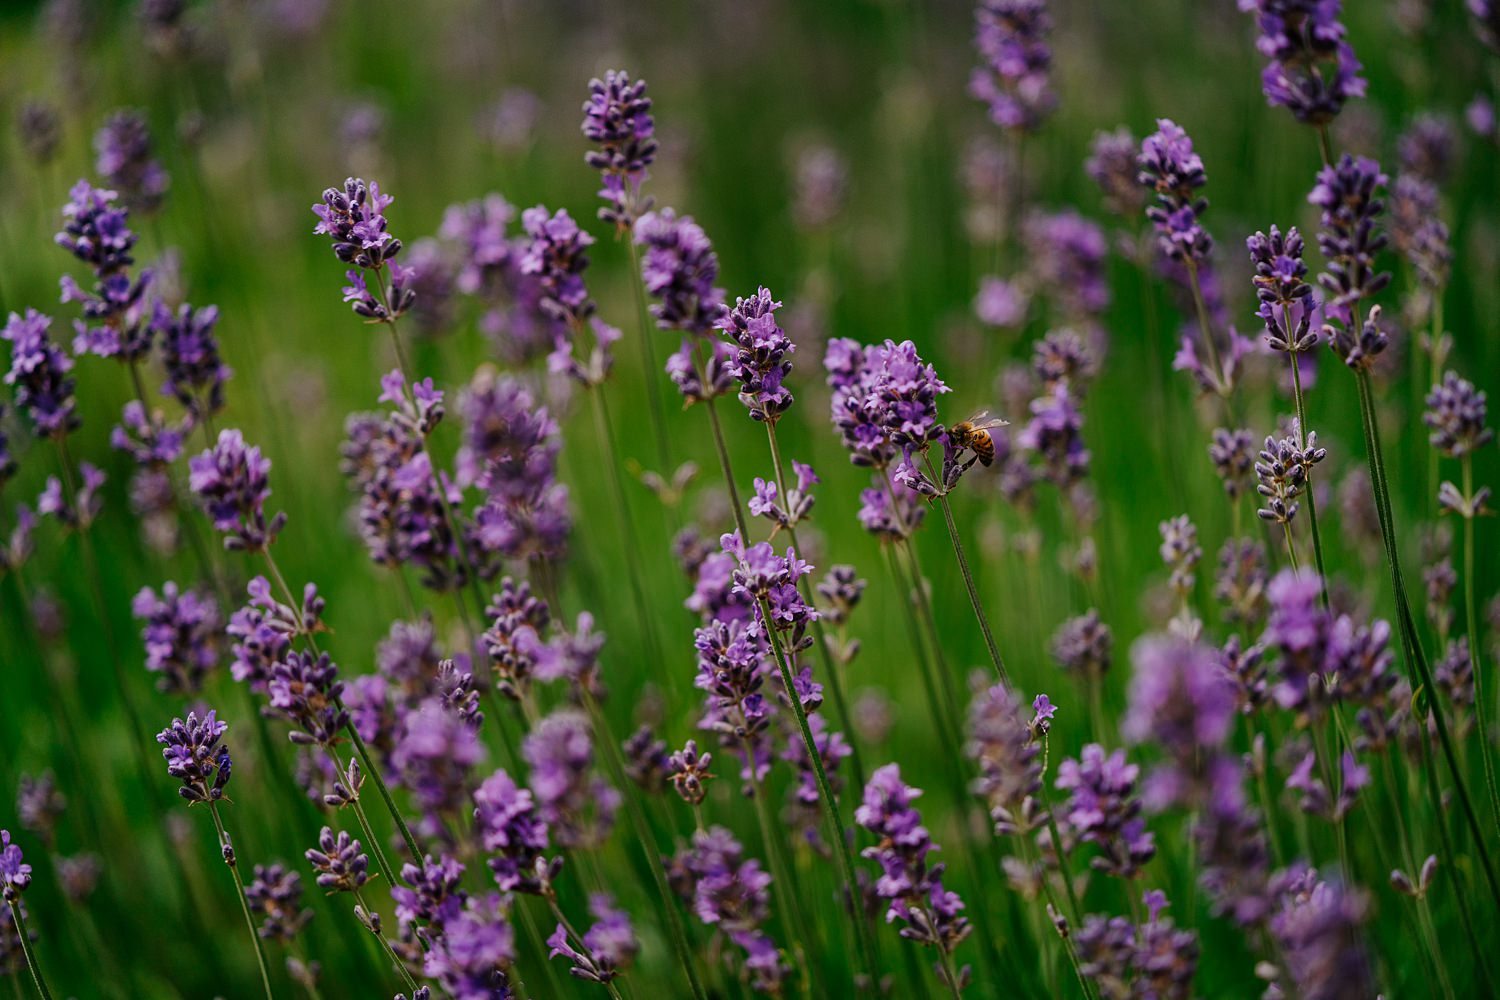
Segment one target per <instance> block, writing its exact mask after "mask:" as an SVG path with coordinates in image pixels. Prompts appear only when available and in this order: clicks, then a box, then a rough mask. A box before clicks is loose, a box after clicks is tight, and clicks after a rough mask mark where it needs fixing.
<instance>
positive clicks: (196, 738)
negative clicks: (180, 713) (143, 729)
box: [156, 709, 231, 804]
mask: <svg viewBox="0 0 1500 1000" xmlns="http://www.w3.org/2000/svg"><path fill="white" fill-rule="evenodd" d="M228 728H229V723H227V722H220V721H219V717H218V714H217V713H216V712H215V711H214V710H213V709H209V710H208V713H207V714H206V715H204V716H202V717H201V718H200V717H199V716H198V715H197V713H195V712H189V713H188V717H187V721H186V722H184V721H183V720H182V719H173V720H172V724H171V725H170V726H168V727H167V728H166V729H163V730H162V731H161V732H159V733H157V734H156V742H158V743H160V744H161V745H162V751H161V755H162V757H164V758H165V759H166V761H167V773H168V774H170V775H171V776H172V777H174V778H177V779H178V780H180V781H181V782H182V787H180V788H178V789H177V794H178V795H181V796H182V797H183V798H185V799H187V800H188V803H189V804H191V803H194V802H217V801H219V800H220V799H222V798H223V797H224V786H225V785H227V784H229V772H230V767H231V764H230V759H229V748H228V747H226V746H224V745H223V744H222V743H220V742H219V741H220V740H221V739H223V738H224V731H225V730H227V729H228Z"/></svg>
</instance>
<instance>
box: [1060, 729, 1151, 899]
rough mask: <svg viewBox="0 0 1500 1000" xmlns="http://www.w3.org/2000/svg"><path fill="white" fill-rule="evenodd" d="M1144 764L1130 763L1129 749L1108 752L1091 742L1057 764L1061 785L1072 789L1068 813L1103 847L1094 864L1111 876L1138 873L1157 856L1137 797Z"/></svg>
mask: <svg viewBox="0 0 1500 1000" xmlns="http://www.w3.org/2000/svg"><path fill="white" fill-rule="evenodd" d="M1140 770H1141V769H1140V768H1139V767H1138V766H1137V765H1135V764H1129V763H1126V760H1125V751H1124V750H1116V751H1114V752H1113V753H1111V754H1108V755H1106V754H1105V752H1104V748H1103V747H1102V746H1100V745H1099V744H1097V743H1090V744H1088V745H1087V746H1085V747H1084V748H1083V752H1082V753H1081V754H1080V755H1079V757H1078V759H1077V760H1074V759H1072V758H1066V759H1064V760H1063V762H1062V763H1061V764H1059V765H1058V768H1057V787H1058V788H1059V789H1062V790H1063V791H1066V792H1068V793H1069V798H1068V802H1067V805H1066V807H1065V808H1066V812H1065V816H1066V818H1067V821H1068V825H1069V826H1070V827H1071V828H1072V829H1073V831H1074V832H1075V833H1077V835H1078V836H1079V838H1080V839H1082V840H1083V841H1085V842H1086V843H1091V844H1094V845H1096V846H1098V847H1099V849H1100V850H1101V851H1102V852H1103V853H1102V854H1101V855H1100V856H1099V857H1096V858H1094V859H1092V861H1091V862H1090V864H1092V865H1093V867H1094V868H1096V869H1098V870H1099V871H1102V872H1104V873H1105V874H1107V875H1114V876H1116V877H1118V878H1134V877H1135V876H1136V875H1138V874H1139V873H1140V870H1141V867H1142V866H1143V865H1145V864H1146V863H1148V862H1149V861H1150V860H1151V859H1152V858H1153V857H1155V856H1156V841H1155V838H1154V837H1153V836H1152V835H1151V833H1150V832H1149V831H1147V829H1146V823H1145V821H1144V820H1143V819H1141V818H1140V812H1141V803H1140V800H1139V799H1138V798H1137V797H1136V791H1135V789H1136V779H1137V777H1138V776H1139V775H1140Z"/></svg>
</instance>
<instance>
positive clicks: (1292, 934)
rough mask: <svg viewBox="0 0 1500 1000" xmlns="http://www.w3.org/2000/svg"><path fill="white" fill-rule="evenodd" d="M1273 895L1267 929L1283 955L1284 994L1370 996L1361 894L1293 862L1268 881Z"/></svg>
mask: <svg viewBox="0 0 1500 1000" xmlns="http://www.w3.org/2000/svg"><path fill="white" fill-rule="evenodd" d="M1271 889H1272V893H1273V896H1274V897H1275V898H1276V899H1277V903H1276V904H1275V910H1274V912H1273V913H1272V914H1271V917H1270V920H1269V924H1268V926H1269V929H1270V932H1271V935H1272V937H1273V938H1274V939H1275V941H1276V943H1277V945H1278V947H1279V950H1280V953H1281V956H1282V970H1281V971H1282V974H1283V975H1284V976H1285V977H1286V979H1287V982H1286V983H1285V987H1284V988H1283V989H1284V992H1287V993H1290V994H1291V995H1294V996H1301V997H1320V998H1328V1000H1342V998H1345V997H1348V998H1351V1000H1352V998H1354V997H1368V996H1374V995H1375V994H1376V993H1377V992H1378V989H1377V986H1376V981H1375V974H1374V970H1373V969H1372V968H1371V965H1370V955H1369V952H1368V950H1367V949H1366V946H1365V943H1364V940H1363V935H1362V933H1361V927H1362V925H1363V924H1364V921H1365V916H1366V912H1367V906H1366V903H1365V899H1364V896H1363V894H1361V893H1360V892H1358V891H1356V890H1352V889H1348V888H1345V887H1343V886H1341V885H1339V884H1338V883H1336V882H1326V881H1322V880H1320V879H1319V878H1318V873H1317V871H1316V870H1314V869H1311V868H1307V867H1305V866H1301V865H1299V866H1294V867H1293V868H1291V869H1289V870H1286V871H1284V872H1280V873H1278V875H1277V876H1276V878H1275V879H1274V880H1273V882H1272V886H1271Z"/></svg>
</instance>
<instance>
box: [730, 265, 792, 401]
mask: <svg viewBox="0 0 1500 1000" xmlns="http://www.w3.org/2000/svg"><path fill="white" fill-rule="evenodd" d="M780 308H781V303H780V302H777V301H775V300H774V299H772V298H771V292H770V290H768V289H767V288H765V287H764V286H762V287H761V288H759V289H757V290H756V293H755V294H754V295H752V296H750V297H749V298H741V299H736V300H735V303H734V308H733V309H731V310H729V311H728V312H727V313H725V314H724V318H723V320H722V321H721V327H720V328H721V329H722V330H723V331H724V335H725V336H726V337H728V338H729V339H730V340H733V341H734V342H735V345H736V346H737V350H736V352H735V355H734V359H733V361H732V362H731V363H730V366H729V372H730V374H731V375H733V376H734V378H735V379H737V380H738V381H739V383H740V402H741V403H744V404H745V406H746V408H748V409H749V410H750V416H751V417H753V418H754V419H756V420H760V421H764V422H766V423H770V424H774V423H775V422H776V421H777V420H778V419H779V418H780V417H781V415H782V414H783V413H785V412H786V411H787V409H788V408H790V407H791V405H792V394H791V392H790V391H789V390H788V389H787V388H786V386H785V385H784V384H783V383H784V381H785V379H786V376H787V374H788V373H789V372H790V371H791V370H792V363H791V360H790V357H791V355H792V354H793V353H794V352H795V351H796V350H797V346H796V345H795V344H793V343H792V342H791V339H790V338H788V337H787V335H786V331H784V330H783V329H782V328H781V327H780V326H779V325H778V324H777V323H776V310H777V309H780Z"/></svg>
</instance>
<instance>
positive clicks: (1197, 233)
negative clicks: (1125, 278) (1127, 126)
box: [1136, 118, 1213, 267]
mask: <svg viewBox="0 0 1500 1000" xmlns="http://www.w3.org/2000/svg"><path fill="white" fill-rule="evenodd" d="M1156 128H1157V130H1156V131H1155V132H1153V133H1152V134H1151V135H1148V136H1147V137H1146V138H1145V140H1143V141H1142V142H1141V151H1140V155H1139V156H1138V157H1137V158H1136V166H1137V167H1139V168H1140V173H1139V174H1138V175H1137V180H1138V181H1139V183H1140V184H1141V186H1143V187H1146V188H1149V189H1151V190H1152V191H1154V192H1155V194H1156V204H1155V205H1152V206H1151V207H1149V208H1147V209H1146V218H1148V219H1150V220H1151V224H1152V225H1153V226H1155V227H1156V239H1157V246H1158V247H1159V248H1160V250H1161V252H1162V254H1163V255H1164V256H1167V257H1170V258H1171V259H1173V260H1179V261H1183V262H1185V263H1187V264H1188V265H1189V266H1190V267H1196V266H1198V265H1200V264H1202V263H1203V262H1204V261H1206V260H1207V259H1208V255H1209V253H1210V252H1211V251H1212V250H1213V237H1211V236H1210V235H1209V234H1208V231H1207V230H1205V229H1204V228H1203V227H1202V225H1201V224H1200V223H1199V221H1198V220H1199V217H1200V216H1202V215H1203V213H1204V212H1205V211H1206V210H1207V209H1208V199H1207V198H1205V197H1203V196H1202V195H1200V194H1198V190H1199V189H1200V188H1202V187H1203V186H1204V185H1205V184H1207V183H1208V175H1207V174H1206V173H1204V170H1203V159H1202V158H1201V157H1200V156H1199V155H1198V154H1197V153H1195V152H1193V140H1192V139H1190V138H1188V134H1187V133H1186V132H1184V131H1183V130H1182V128H1181V127H1180V126H1179V125H1177V124H1176V123H1175V122H1173V121H1171V120H1170V119H1167V118H1161V119H1158V120H1157V122H1156Z"/></svg>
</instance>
